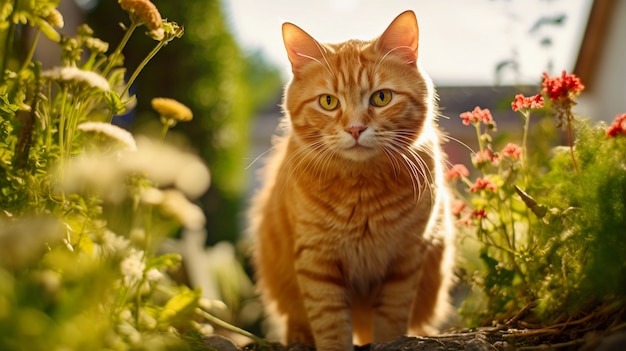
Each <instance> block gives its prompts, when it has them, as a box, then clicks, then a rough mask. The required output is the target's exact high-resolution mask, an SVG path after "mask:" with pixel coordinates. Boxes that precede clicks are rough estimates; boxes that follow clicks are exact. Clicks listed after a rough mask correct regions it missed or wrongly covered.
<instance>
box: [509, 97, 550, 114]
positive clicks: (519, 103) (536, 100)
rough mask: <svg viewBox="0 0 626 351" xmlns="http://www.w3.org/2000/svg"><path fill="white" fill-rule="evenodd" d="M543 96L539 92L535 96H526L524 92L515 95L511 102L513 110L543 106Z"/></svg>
mask: <svg viewBox="0 0 626 351" xmlns="http://www.w3.org/2000/svg"><path fill="white" fill-rule="evenodd" d="M542 107H543V96H542V95H541V94H537V95H535V96H530V97H525V96H524V95H522V94H517V95H515V100H514V101H513V102H512V103H511V108H512V109H513V111H517V110H521V109H525V108H542Z"/></svg>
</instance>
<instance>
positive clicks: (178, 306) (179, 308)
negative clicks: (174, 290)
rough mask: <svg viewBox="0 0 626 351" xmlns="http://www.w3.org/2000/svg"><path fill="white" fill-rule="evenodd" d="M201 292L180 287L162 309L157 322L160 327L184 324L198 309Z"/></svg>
mask: <svg viewBox="0 0 626 351" xmlns="http://www.w3.org/2000/svg"><path fill="white" fill-rule="evenodd" d="M201 296H202V292H201V291H200V289H194V290H191V289H189V288H187V287H182V288H181V291H180V292H179V293H178V294H176V295H174V296H173V297H172V298H171V299H170V300H169V301H167V303H166V304H165V306H164V307H163V310H162V311H161V314H160V315H159V318H158V321H159V324H162V325H177V324H186V323H188V322H189V321H190V320H191V316H192V315H193V314H194V313H195V310H196V308H198V307H199V301H200V297H201Z"/></svg>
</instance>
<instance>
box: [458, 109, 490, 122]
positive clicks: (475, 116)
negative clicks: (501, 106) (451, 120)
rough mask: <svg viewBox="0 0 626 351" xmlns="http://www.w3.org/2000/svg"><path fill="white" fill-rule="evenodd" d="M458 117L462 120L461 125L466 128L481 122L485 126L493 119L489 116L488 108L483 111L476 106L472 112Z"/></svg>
mask: <svg viewBox="0 0 626 351" xmlns="http://www.w3.org/2000/svg"><path fill="white" fill-rule="evenodd" d="M459 117H461V119H462V120H463V124H465V125H466V126H467V125H469V124H470V123H480V122H483V123H485V124H489V123H490V122H492V121H493V117H492V116H491V111H489V109H488V108H486V109H484V110H483V109H481V108H480V107H478V106H476V107H475V108H474V110H473V111H471V112H470V111H467V112H463V113H461V115H460V116H459Z"/></svg>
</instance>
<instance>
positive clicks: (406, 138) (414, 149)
mask: <svg viewBox="0 0 626 351" xmlns="http://www.w3.org/2000/svg"><path fill="white" fill-rule="evenodd" d="M381 134H382V135H385V136H386V137H387V138H386V139H387V143H388V145H393V146H394V147H393V150H394V151H396V152H397V153H399V154H401V155H402V156H403V159H404V161H405V162H406V163H407V164H409V163H410V167H411V173H412V174H413V176H414V177H415V179H416V180H417V186H418V188H419V192H418V193H419V196H418V199H417V200H418V201H419V199H420V198H421V195H422V193H421V191H422V190H423V188H424V187H423V186H422V183H421V179H422V178H423V179H424V180H425V181H426V182H427V184H430V183H432V182H433V181H434V179H435V178H434V175H433V173H432V170H431V169H430V167H429V166H428V165H427V164H426V162H425V161H424V159H423V158H422V156H421V155H420V154H419V153H418V151H424V152H426V153H428V154H432V153H433V151H432V145H428V144H425V145H416V144H415V140H414V137H413V134H414V131H411V130H395V131H390V132H386V133H384V132H383V133H381ZM420 176H421V177H420ZM428 188H429V189H430V191H431V199H433V198H434V196H433V194H432V191H433V189H432V187H430V186H429V187H428Z"/></svg>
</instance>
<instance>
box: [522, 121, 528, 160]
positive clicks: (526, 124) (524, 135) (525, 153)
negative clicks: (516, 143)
mask: <svg viewBox="0 0 626 351" xmlns="http://www.w3.org/2000/svg"><path fill="white" fill-rule="evenodd" d="M522 116H524V134H523V135H522V168H526V164H527V162H528V161H527V160H526V158H527V157H528V156H527V155H528V152H527V150H526V144H527V141H528V129H529V128H530V112H529V111H528V110H526V111H523V112H522Z"/></svg>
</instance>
